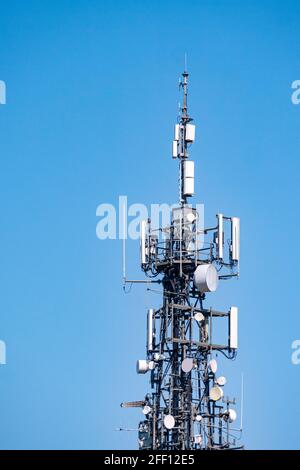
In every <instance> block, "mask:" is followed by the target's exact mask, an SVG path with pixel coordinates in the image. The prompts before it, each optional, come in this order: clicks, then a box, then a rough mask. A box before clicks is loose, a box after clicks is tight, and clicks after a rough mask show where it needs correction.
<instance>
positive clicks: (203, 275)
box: [194, 264, 219, 292]
mask: <svg viewBox="0 0 300 470" xmlns="http://www.w3.org/2000/svg"><path fill="white" fill-rule="evenodd" d="M218 282H219V278H218V272H217V270H216V268H215V267H214V265H213V264H200V265H199V266H197V268H196V271H195V272H194V284H195V286H196V288H197V289H198V290H199V291H200V292H215V291H216V290H217V287H218Z"/></svg>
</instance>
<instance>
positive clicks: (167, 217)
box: [96, 196, 204, 240]
mask: <svg viewBox="0 0 300 470" xmlns="http://www.w3.org/2000/svg"><path fill="white" fill-rule="evenodd" d="M188 207H191V206H188ZM176 208H178V204H166V203H163V204H151V205H150V208H148V207H147V206H146V205H145V204H142V203H134V204H130V205H128V200H127V196H119V201H118V206H117V207H116V206H114V205H113V204H110V203H102V204H99V205H98V207H97V209H96V216H97V217H99V218H100V220H99V221H98V222H97V226H96V236H97V238H99V240H106V239H109V240H117V239H119V240H124V239H131V240H137V239H139V237H140V223H141V221H142V220H147V219H151V228H152V230H158V236H159V238H161V239H165V238H166V237H167V236H168V235H167V232H165V231H163V230H162V231H159V227H168V226H169V225H170V223H171V220H172V212H173V210H174V209H176ZM194 208H195V209H196V212H197V220H196V224H195V225H196V229H197V232H198V233H201V231H203V229H204V204H196V206H195V207H194Z"/></svg>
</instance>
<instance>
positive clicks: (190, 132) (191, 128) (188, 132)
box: [185, 124, 196, 143]
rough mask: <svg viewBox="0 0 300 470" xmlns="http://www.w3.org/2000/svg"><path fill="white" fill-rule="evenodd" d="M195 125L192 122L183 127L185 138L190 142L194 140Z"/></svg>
mask: <svg viewBox="0 0 300 470" xmlns="http://www.w3.org/2000/svg"><path fill="white" fill-rule="evenodd" d="M195 131H196V126H195V125H194V124H187V125H186V127H185V140H186V142H189V143H192V142H194V141H195Z"/></svg>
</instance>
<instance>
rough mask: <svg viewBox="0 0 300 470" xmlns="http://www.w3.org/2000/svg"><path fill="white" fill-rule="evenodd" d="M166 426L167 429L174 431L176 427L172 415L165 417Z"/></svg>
mask: <svg viewBox="0 0 300 470" xmlns="http://www.w3.org/2000/svg"><path fill="white" fill-rule="evenodd" d="M164 425H165V428H167V429H173V428H174V426H175V418H174V416H172V415H166V416H165V417H164Z"/></svg>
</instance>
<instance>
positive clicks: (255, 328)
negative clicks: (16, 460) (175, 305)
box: [0, 0, 300, 449]
mask: <svg viewBox="0 0 300 470" xmlns="http://www.w3.org/2000/svg"><path fill="white" fill-rule="evenodd" d="M299 15H300V5H299V2H297V1H285V2H279V1H274V0H272V1H271V0H270V1H266V0H263V1H262V0H251V1H250V0H248V1H243V2H240V1H229V0H228V1H224V0H223V1H221V0H220V1H217V0H214V1H211V0H210V1H200V0H199V1H192V0H191V1H189V2H181V1H177V0H172V1H171V0H170V1H169V0H165V1H161V0H160V1H158V0H152V1H148V0H139V1H130V0H126V1H124V0H123V1H121V0H118V1H117V0H116V1H105V0H104V1H101V2H99V1H92V0H89V1H86V0H85V1H83V0H82V1H74V0H72V1H71V0H69V1H66V0H60V1H53V0H52V1H51V2H50V1H43V2H40V1H11V2H4V1H1V2H0V79H1V80H5V81H6V84H7V104H6V105H5V106H0V135H1V137H0V157H1V171H0V188H1V198H0V214H1V231H0V285H1V291H0V292H1V295H0V339H2V340H5V341H6V344H7V365H6V366H3V367H0V447H1V448H4V449H14V448H21V449H31V448H43V449H45V448H70V449H75V448H111V449H113V448H135V447H136V446H137V436H136V433H134V432H128V433H126V432H123V433H122V432H117V431H115V429H116V428H117V427H118V426H120V425H123V426H127V427H129V428H136V426H137V423H138V420H139V419H140V418H141V413H140V411H139V410H122V409H120V407H119V404H120V402H121V401H123V400H134V399H141V398H143V397H144V394H145V393H146V392H147V391H148V390H149V384H148V377H147V376H145V377H144V376H142V377H141V376H137V375H136V373H135V361H136V359H138V358H142V357H143V356H144V348H145V331H146V327H145V312H146V307H147V306H152V305H154V306H156V305H158V304H159V297H158V296H155V295H154V296H151V295H150V294H149V293H148V294H147V293H146V292H145V289H144V288H143V287H141V286H137V287H135V288H134V289H133V291H132V293H131V294H130V295H124V294H123V291H122V286H121V274H122V273H121V243H120V241H100V240H98V239H97V238H96V233H95V229H96V224H97V222H98V218H97V217H96V207H97V206H98V204H100V203H102V202H108V203H112V204H117V202H118V196H119V195H122V194H123V195H127V196H128V202H129V204H130V203H134V202H143V203H145V204H150V203H151V202H154V203H159V202H170V203H173V202H175V201H176V198H177V165H176V164H175V163H174V161H172V159H171V155H170V149H171V140H172V135H173V124H174V122H175V119H176V115H177V103H178V100H179V94H178V89H177V83H178V82H177V80H178V77H179V74H180V72H181V71H182V69H183V62H184V53H185V51H187V53H188V65H189V71H190V74H191V76H190V100H189V102H190V112H191V114H192V115H193V117H194V118H195V120H196V123H197V142H196V143H195V145H194V147H193V153H192V155H193V158H194V160H195V161H196V170H197V182H196V190H197V194H196V197H195V198H194V202H197V203H201V202H204V203H205V213H206V222H207V225H210V224H211V223H212V222H214V220H215V219H214V217H215V214H216V212H217V211H218V210H220V211H222V212H224V213H226V214H232V215H239V216H240V217H241V220H242V266H241V278H240V280H239V281H238V282H235V281H232V282H231V283H225V284H222V286H221V287H220V289H219V291H218V293H217V294H216V295H215V296H211V297H210V298H209V301H208V305H213V306H216V307H222V308H224V309H227V308H228V307H229V306H230V305H238V306H239V309H240V338H239V340H240V351H239V356H238V359H237V361H236V362H234V363H230V364H226V363H224V367H223V368H222V371H225V372H226V374H227V376H228V382H229V383H228V386H227V392H228V393H232V394H235V396H236V397H237V398H238V399H239V396H240V375H241V372H242V371H243V372H244V380H245V401H244V405H245V406H244V429H245V430H244V436H243V442H244V443H245V445H246V447H247V448H270V449H275V448H281V449H284V448H299V433H300V431H299V425H298V423H299V419H300V411H299V388H300V365H299V366H295V365H292V364H291V353H292V350H291V343H292V341H293V340H294V339H299V338H300V320H299V318H300V314H299V302H298V294H299V288H298V278H297V268H298V266H299V248H298V243H299V235H298V234H299V229H300V225H299V209H298V207H299V170H300V165H299V147H300V146H299V136H300V127H299V126H300V106H294V105H292V103H291V93H292V90H291V83H292V81H293V80H296V79H299V78H300V71H299V66H300V53H299V34H300V25H299ZM128 274H130V275H131V276H135V277H140V273H139V267H138V243H137V242H133V241H131V242H129V243H128Z"/></svg>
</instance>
